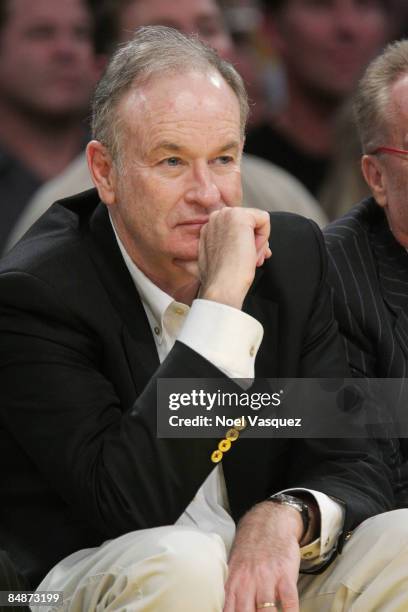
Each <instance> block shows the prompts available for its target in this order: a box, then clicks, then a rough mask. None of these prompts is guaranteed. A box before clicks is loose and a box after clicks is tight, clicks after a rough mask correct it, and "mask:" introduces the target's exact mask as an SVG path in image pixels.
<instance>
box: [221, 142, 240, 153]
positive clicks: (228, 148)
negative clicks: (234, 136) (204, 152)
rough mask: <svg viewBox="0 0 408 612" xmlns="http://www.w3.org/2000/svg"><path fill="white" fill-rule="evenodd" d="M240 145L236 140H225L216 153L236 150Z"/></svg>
mask: <svg viewBox="0 0 408 612" xmlns="http://www.w3.org/2000/svg"><path fill="white" fill-rule="evenodd" d="M240 145H241V143H239V142H238V141H237V140H231V141H230V142H227V144H225V145H224V146H222V147H221V149H218V153H226V152H227V151H231V150H238V149H239V148H240Z"/></svg>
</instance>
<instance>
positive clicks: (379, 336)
mask: <svg viewBox="0 0 408 612" xmlns="http://www.w3.org/2000/svg"><path fill="white" fill-rule="evenodd" d="M355 110H356V113H355V114H356V121H357V127H358V129H359V133H360V137H361V142H362V147H363V152H364V154H363V157H362V171H363V174H364V177H365V180H366V181H367V183H368V185H369V187H370V189H371V191H372V194H373V197H371V198H369V199H367V200H365V201H363V202H362V203H360V204H359V205H358V206H356V207H355V208H353V209H352V210H351V211H350V213H348V214H347V215H346V216H344V217H343V218H341V219H339V220H338V221H336V222H334V223H332V224H330V225H329V226H328V227H327V228H326V229H325V232H324V233H325V239H326V245H327V248H328V251H329V281H330V284H331V285H332V287H333V291H334V308H335V316H336V318H337V320H338V322H339V325H340V330H341V332H342V334H343V336H344V338H345V342H346V352H347V359H348V362H349V364H350V367H351V369H352V372H353V374H355V375H357V376H366V377H379V378H399V379H405V378H407V376H408V367H407V366H408V254H407V248H408V206H407V199H408V173H407V169H408V165H407V164H408V150H406V149H407V143H408V140H407V129H406V126H407V120H408V41H401V42H398V43H395V44H392V45H390V46H389V47H387V49H386V50H385V51H384V53H383V54H382V55H381V56H380V57H378V58H377V59H376V60H374V61H373V62H372V64H371V65H370V66H369V68H368V69H367V72H366V74H365V76H364V78H363V79H362V81H361V83H360V85H359V89H358V92H357V94H356V101H355ZM395 388H396V394H395V397H396V398H397V397H398V394H399V393H401V390H402V391H403V390H404V387H403V386H401V385H400V384H397V383H396V384H395ZM404 408H405V407H404ZM394 409H395V406H394ZM388 452H389V461H390V463H391V465H392V467H393V468H394V481H395V493H396V497H397V502H398V504H399V505H401V506H407V505H408V463H407V461H408V445H407V441H406V439H405V438H403V439H401V440H400V442H398V440H391V446H390V448H388Z"/></svg>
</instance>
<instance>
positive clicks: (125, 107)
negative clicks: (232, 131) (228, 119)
mask: <svg viewBox="0 0 408 612" xmlns="http://www.w3.org/2000/svg"><path fill="white" fill-rule="evenodd" d="M119 111H120V112H122V113H124V114H125V115H133V114H135V113H137V114H139V113H140V114H150V113H163V112H164V113H174V114H177V113H185V114H186V116H187V115H190V114H192V113H194V112H197V113H200V112H206V113H208V112H210V113H211V112H214V113H216V114H221V115H222V114H225V115H230V114H231V112H232V113H234V112H235V111H237V112H238V114H239V102H238V98H237V96H236V95H235V93H234V92H233V90H232V89H231V88H230V86H229V85H228V84H227V83H226V82H225V80H224V79H223V77H222V76H221V74H220V73H219V72H218V71H216V70H209V71H207V72H200V71H196V70H192V71H189V72H186V73H182V74H174V75H172V76H170V75H168V76H167V78H166V77H163V75H160V74H158V75H155V76H153V77H151V78H150V79H149V80H148V81H147V82H145V83H141V84H135V85H134V86H133V87H132V88H131V89H130V91H128V92H127V93H126V94H125V96H124V97H123V99H122V101H121V102H120V104H119Z"/></svg>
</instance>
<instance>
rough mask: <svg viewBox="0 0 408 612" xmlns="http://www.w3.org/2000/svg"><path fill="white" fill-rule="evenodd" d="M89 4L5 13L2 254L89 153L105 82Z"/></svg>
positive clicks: (19, 6) (0, 94)
mask: <svg viewBox="0 0 408 612" xmlns="http://www.w3.org/2000/svg"><path fill="white" fill-rule="evenodd" d="M97 76H98V74H97V70H96V62H95V55H94V48H93V20H92V13H91V10H90V7H89V5H88V4H87V3H86V2H85V0H59V2H58V3H56V2H55V1H54V0H35V2H33V1H32V0H5V1H3V2H2V3H1V8H0V117H1V120H0V202H1V204H0V249H1V248H2V245H4V242H5V240H6V238H7V236H8V234H9V232H10V230H11V228H12V227H13V225H14V223H15V221H16V219H17V218H18V216H19V215H20V214H21V211H22V210H23V208H24V207H25V205H26V203H27V201H28V200H29V198H30V197H31V195H32V194H33V193H34V191H35V190H36V189H37V188H38V187H39V185H40V184H41V183H43V182H44V181H46V180H48V179H50V178H51V177H53V176H56V175H57V174H59V173H60V172H61V171H62V170H63V169H64V168H65V167H66V166H67V165H68V164H69V162H70V161H71V160H72V159H73V158H74V157H75V156H76V155H77V154H78V152H79V151H80V150H81V149H82V148H83V146H84V144H85V142H86V139H87V127H86V123H85V121H84V117H85V116H86V113H87V109H88V104H89V99H90V94H91V91H92V89H93V86H94V84H95V80H96V78H97Z"/></svg>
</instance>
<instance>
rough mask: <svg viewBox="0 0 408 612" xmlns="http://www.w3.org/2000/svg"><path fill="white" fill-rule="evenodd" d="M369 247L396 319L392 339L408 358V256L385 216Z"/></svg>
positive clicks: (385, 298) (385, 299)
mask: <svg viewBox="0 0 408 612" xmlns="http://www.w3.org/2000/svg"><path fill="white" fill-rule="evenodd" d="M381 212H382V211H381ZM372 243H373V245H374V252H375V256H376V260H377V266H378V276H379V282H380V288H381V293H382V295H383V298H384V301H385V302H386V304H387V305H388V307H389V308H390V310H391V311H392V312H393V313H394V315H395V317H396V319H395V335H396V337H397V338H398V341H399V343H400V345H401V348H402V350H403V351H404V353H405V354H406V355H407V356H408V253H407V252H406V250H405V249H404V248H403V247H402V246H401V245H400V244H398V242H397V241H396V240H395V238H394V236H393V234H392V232H391V230H390V229H389V227H388V223H387V220H386V217H385V215H384V214H382V217H381V218H380V219H379V221H378V223H377V224H375V225H374V227H373V230H372Z"/></svg>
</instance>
